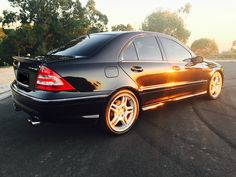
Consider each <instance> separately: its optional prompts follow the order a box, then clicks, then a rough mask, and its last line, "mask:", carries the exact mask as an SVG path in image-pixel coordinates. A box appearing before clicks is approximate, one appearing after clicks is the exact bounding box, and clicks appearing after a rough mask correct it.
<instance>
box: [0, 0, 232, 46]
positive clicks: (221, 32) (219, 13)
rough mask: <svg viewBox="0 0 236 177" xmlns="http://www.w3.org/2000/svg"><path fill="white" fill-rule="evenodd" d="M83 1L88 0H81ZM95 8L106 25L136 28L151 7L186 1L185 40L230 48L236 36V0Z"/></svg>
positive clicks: (103, 2) (128, 2)
mask: <svg viewBox="0 0 236 177" xmlns="http://www.w3.org/2000/svg"><path fill="white" fill-rule="evenodd" d="M81 2H82V3H83V4H85V3H86V2H87V0H81ZM95 2H96V6H97V9H99V10H100V11H101V12H102V13H105V14H106V15H107V16H108V19H109V26H112V25H116V24H121V23H122V24H128V23H130V24H131V25H132V26H134V27H135V28H136V30H139V28H140V26H141V23H142V22H143V20H144V18H145V17H146V16H147V15H149V14H150V13H152V12H153V11H154V10H158V9H162V10H171V11H175V10H176V9H178V8H179V7H181V6H183V5H184V4H186V3H187V2H190V3H191V5H192V9H191V12H190V14H189V15H188V16H187V17H186V18H185V23H186V27H187V29H188V30H190V31H191V36H190V39H189V42H188V44H189V45H191V43H192V42H193V41H194V40H195V39H199V38H202V37H206V38H210V39H215V41H216V42H217V44H218V46H219V48H220V50H221V51H223V50H229V49H230V48H231V46H232V42H233V40H236V1H235V0H224V1H222V0H95ZM0 3H1V6H0V14H1V12H2V10H3V9H9V8H10V5H9V3H8V1H7V0H0Z"/></svg>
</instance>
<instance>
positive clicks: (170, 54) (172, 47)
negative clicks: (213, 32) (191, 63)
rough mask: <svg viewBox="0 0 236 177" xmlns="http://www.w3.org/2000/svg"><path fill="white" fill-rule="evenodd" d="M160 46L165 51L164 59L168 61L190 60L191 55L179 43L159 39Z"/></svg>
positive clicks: (162, 38)
mask: <svg viewBox="0 0 236 177" xmlns="http://www.w3.org/2000/svg"><path fill="white" fill-rule="evenodd" d="M160 40H161V42H162V45H163V47H164V49H165V53H166V57H167V59H168V60H169V61H183V60H184V59H188V58H191V57H192V55H191V54H190V53H189V51H187V50H186V49H185V48H184V47H183V46H181V45H180V44H179V43H177V42H175V41H173V40H171V39H167V38H164V37H160Z"/></svg>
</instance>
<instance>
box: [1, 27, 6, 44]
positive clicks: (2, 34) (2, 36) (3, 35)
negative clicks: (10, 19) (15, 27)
mask: <svg viewBox="0 0 236 177" xmlns="http://www.w3.org/2000/svg"><path fill="white" fill-rule="evenodd" d="M5 37H6V34H5V33H4V31H3V29H2V28H0V43H1V42H2V41H3V39H4V38H5Z"/></svg>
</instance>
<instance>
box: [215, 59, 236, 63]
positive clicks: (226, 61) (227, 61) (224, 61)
mask: <svg viewBox="0 0 236 177" xmlns="http://www.w3.org/2000/svg"><path fill="white" fill-rule="evenodd" d="M212 61H214V62H222V63H230V62H236V60H212Z"/></svg>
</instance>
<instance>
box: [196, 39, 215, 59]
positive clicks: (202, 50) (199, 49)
mask: <svg viewBox="0 0 236 177" xmlns="http://www.w3.org/2000/svg"><path fill="white" fill-rule="evenodd" d="M191 50H192V51H193V52H195V53H196V54H197V55H200V56H203V57H205V58H209V57H212V56H215V55H217V54H219V49H218V46H217V44H216V42H215V41H214V40H211V39H207V38H201V39H198V40H195V41H194V42H193V43H192V45H191Z"/></svg>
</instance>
